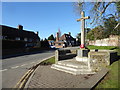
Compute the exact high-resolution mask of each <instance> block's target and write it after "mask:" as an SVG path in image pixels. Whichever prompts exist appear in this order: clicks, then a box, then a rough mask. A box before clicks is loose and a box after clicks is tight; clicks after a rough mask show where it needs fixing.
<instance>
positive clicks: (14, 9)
mask: <svg viewBox="0 0 120 90" xmlns="http://www.w3.org/2000/svg"><path fill="white" fill-rule="evenodd" d="M79 17H80V16H78V15H76V14H75V12H74V8H73V3H72V2H56V3H55V2H34V3H33V2H26V3H25V2H17V3H15V2H4V3H2V24H3V25H8V26H12V27H17V25H18V24H21V25H23V26H24V29H26V30H31V31H39V36H40V38H47V37H48V36H50V35H51V34H54V35H55V34H56V32H57V31H58V28H60V31H61V32H62V34H64V33H68V32H71V33H72V35H73V36H74V37H75V36H76V35H77V33H78V32H80V22H76V19H78V18H79Z"/></svg>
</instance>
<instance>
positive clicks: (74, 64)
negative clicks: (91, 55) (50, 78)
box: [56, 60, 88, 69]
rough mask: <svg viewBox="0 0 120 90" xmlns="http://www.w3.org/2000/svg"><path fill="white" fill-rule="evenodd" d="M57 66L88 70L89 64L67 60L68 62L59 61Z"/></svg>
mask: <svg viewBox="0 0 120 90" xmlns="http://www.w3.org/2000/svg"><path fill="white" fill-rule="evenodd" d="M56 64H57V65H61V66H67V67H71V68H72V67H73V68H79V69H80V68H85V69H88V64H86V63H84V62H78V61H75V60H66V61H59V62H57V63H56Z"/></svg>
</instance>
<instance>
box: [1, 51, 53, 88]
mask: <svg viewBox="0 0 120 90" xmlns="http://www.w3.org/2000/svg"><path fill="white" fill-rule="evenodd" d="M52 55H54V51H47V52H44V53H38V54H32V55H24V56H19V57H13V58H7V59H3V60H2V70H0V72H2V88H12V87H14V86H15V85H16V83H17V82H18V81H19V80H20V78H21V77H22V76H23V75H24V74H25V72H27V71H28V69H29V68H30V67H32V66H33V65H35V64H36V63H38V62H39V61H40V60H42V59H45V58H47V57H50V56H52Z"/></svg>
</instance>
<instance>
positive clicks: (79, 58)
mask: <svg viewBox="0 0 120 90" xmlns="http://www.w3.org/2000/svg"><path fill="white" fill-rule="evenodd" d="M75 60H76V61H79V62H84V63H87V62H89V58H88V57H78V56H76V57H75Z"/></svg>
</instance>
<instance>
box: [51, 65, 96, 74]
mask: <svg viewBox="0 0 120 90" xmlns="http://www.w3.org/2000/svg"><path fill="white" fill-rule="evenodd" d="M51 68H53V69H56V70H59V71H63V72H67V73H70V74H73V75H79V74H94V73H95V72H92V71H91V69H89V68H74V67H70V66H64V65H59V64H53V65H52V66H51Z"/></svg>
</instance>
